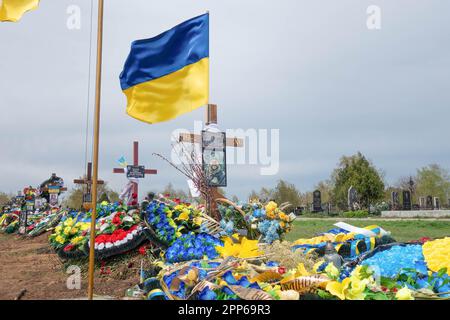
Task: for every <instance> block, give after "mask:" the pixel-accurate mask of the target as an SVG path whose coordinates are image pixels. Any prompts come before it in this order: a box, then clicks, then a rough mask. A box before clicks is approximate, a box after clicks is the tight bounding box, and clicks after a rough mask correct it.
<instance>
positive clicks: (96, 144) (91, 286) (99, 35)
mask: <svg viewBox="0 0 450 320" xmlns="http://www.w3.org/2000/svg"><path fill="white" fill-rule="evenodd" d="M103 5H104V3H103V0H98V33H97V79H96V88H95V118H94V151H93V154H92V158H93V159H92V160H93V161H92V162H93V166H94V168H93V169H94V170H93V171H94V172H93V176H92V217H91V219H92V221H91V230H90V233H91V235H90V240H89V241H90V242H89V243H90V248H89V283H88V299H89V300H92V298H93V296H94V269H95V251H94V249H95V248H94V246H95V220H96V218H97V182H98V149H99V135H100V100H101V99H100V98H101V86H102V49H103Z"/></svg>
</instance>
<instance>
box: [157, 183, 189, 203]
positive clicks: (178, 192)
mask: <svg viewBox="0 0 450 320" xmlns="http://www.w3.org/2000/svg"><path fill="white" fill-rule="evenodd" d="M161 194H163V195H166V194H168V195H170V197H171V198H177V199H181V200H185V201H186V200H189V199H190V196H189V193H188V192H186V191H184V190H182V189H175V188H174V186H173V185H172V183H169V184H168V185H167V186H166V187H165V188H164V189H163V191H162V192H161Z"/></svg>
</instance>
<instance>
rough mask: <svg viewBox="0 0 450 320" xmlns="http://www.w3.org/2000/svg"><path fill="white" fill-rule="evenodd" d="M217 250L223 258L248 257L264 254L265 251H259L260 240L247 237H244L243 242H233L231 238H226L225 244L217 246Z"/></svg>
mask: <svg viewBox="0 0 450 320" xmlns="http://www.w3.org/2000/svg"><path fill="white" fill-rule="evenodd" d="M216 250H217V252H218V253H219V254H220V255H221V256H222V258H226V257H237V258H242V259H246V258H253V257H258V256H260V255H262V254H263V252H261V251H259V247H258V240H248V239H247V238H245V237H244V238H242V241H241V243H233V240H232V239H231V238H225V239H224V246H223V247H221V246H217V247H216Z"/></svg>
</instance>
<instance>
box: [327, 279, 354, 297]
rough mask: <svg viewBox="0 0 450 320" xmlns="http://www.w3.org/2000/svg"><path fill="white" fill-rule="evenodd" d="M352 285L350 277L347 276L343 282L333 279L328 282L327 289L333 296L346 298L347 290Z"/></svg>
mask: <svg viewBox="0 0 450 320" xmlns="http://www.w3.org/2000/svg"><path fill="white" fill-rule="evenodd" d="M349 285H350V278H345V279H344V280H343V281H342V282H338V281H331V282H328V284H327V287H326V290H327V291H328V292H329V293H331V294H332V295H333V296H336V297H338V298H339V299H341V300H345V292H344V291H345V290H347V288H348V286H349Z"/></svg>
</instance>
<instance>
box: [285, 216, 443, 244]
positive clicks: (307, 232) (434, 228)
mask: <svg viewBox="0 0 450 320" xmlns="http://www.w3.org/2000/svg"><path fill="white" fill-rule="evenodd" d="M338 221H343V222H347V223H349V224H351V225H354V226H356V227H366V226H370V225H374V224H375V225H378V226H380V227H382V228H383V229H385V230H386V231H390V232H391V235H392V237H393V238H394V239H395V240H397V241H399V242H406V241H411V240H418V239H420V238H422V237H429V238H443V237H446V236H450V221H438V220H433V221H427V220H402V221H398V220H396V221H386V220H372V219H371V220H365V219H361V220H351V221H346V219H336V218H335V219H315V220H313V219H311V220H298V221H294V227H293V229H292V231H291V232H290V233H289V234H288V235H287V236H286V240H289V241H295V240H297V239H300V238H311V237H314V236H315V235H317V234H318V233H322V232H325V231H327V230H330V229H332V228H334V226H333V224H334V223H336V222H338Z"/></svg>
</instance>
